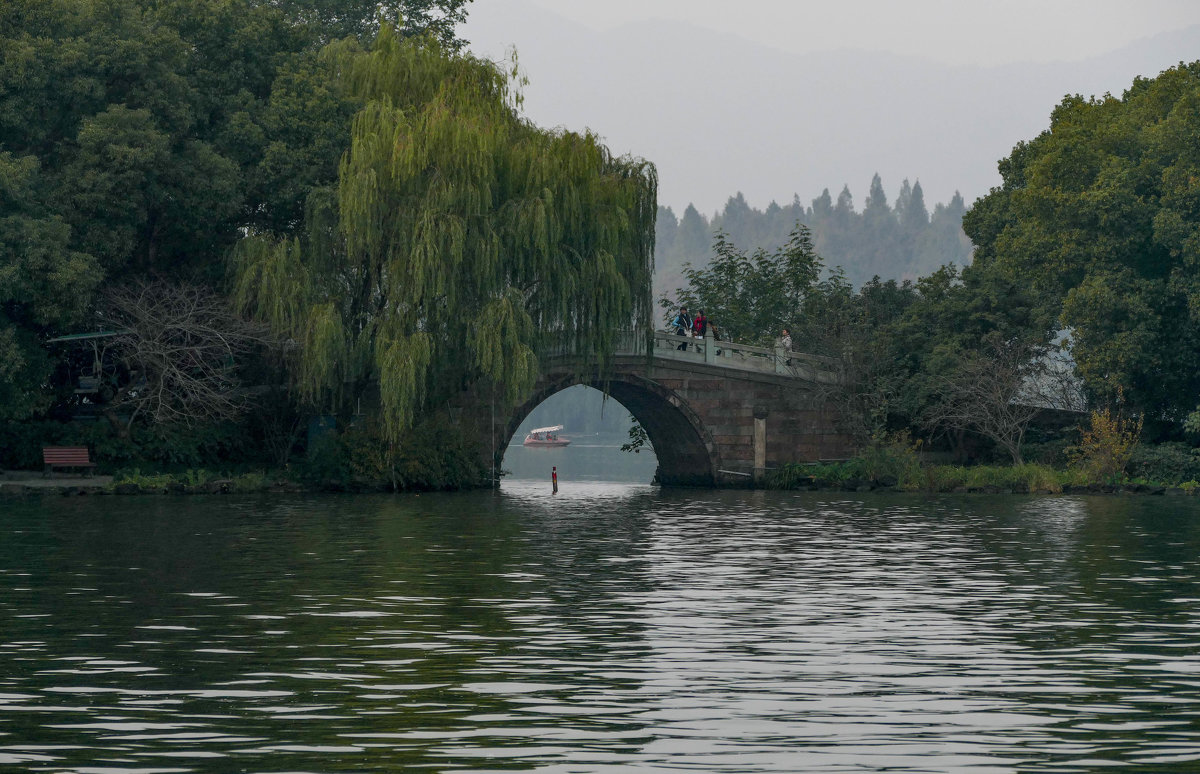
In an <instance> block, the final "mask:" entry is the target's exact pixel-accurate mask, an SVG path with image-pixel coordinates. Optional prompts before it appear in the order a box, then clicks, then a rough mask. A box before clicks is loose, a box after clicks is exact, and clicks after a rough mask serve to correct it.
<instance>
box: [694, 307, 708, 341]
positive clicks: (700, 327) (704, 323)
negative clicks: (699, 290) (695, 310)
mask: <svg viewBox="0 0 1200 774" xmlns="http://www.w3.org/2000/svg"><path fill="white" fill-rule="evenodd" d="M707 332H708V318H707V317H705V316H704V310H703V309H701V310H700V313H699V314H697V315H696V319H694V320H692V335H693V336H695V337H696V338H698V339H702V338H704V334H705V333H707Z"/></svg>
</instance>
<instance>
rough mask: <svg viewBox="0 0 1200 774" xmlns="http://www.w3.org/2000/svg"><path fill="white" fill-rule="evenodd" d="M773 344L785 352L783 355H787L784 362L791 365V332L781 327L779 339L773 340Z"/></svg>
mask: <svg viewBox="0 0 1200 774" xmlns="http://www.w3.org/2000/svg"><path fill="white" fill-rule="evenodd" d="M775 346H776V347H778V348H779V349H782V350H783V351H784V352H785V353H786V354H785V355H784V356H785V357H787V362H786V363H785V365H791V364H792V357H791V355H792V334H791V333H789V332H788V329H787V328H784V329H783V333H781V334H780V335H779V339H778V340H777V341H776V342H775Z"/></svg>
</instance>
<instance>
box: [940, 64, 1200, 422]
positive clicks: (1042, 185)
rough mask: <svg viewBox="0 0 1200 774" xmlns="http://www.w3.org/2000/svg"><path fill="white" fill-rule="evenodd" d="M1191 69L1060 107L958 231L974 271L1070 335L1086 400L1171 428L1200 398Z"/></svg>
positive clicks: (1199, 163)
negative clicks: (1023, 294) (1025, 293)
mask: <svg viewBox="0 0 1200 774" xmlns="http://www.w3.org/2000/svg"><path fill="white" fill-rule="evenodd" d="M1197 136H1200V62H1197V63H1193V64H1188V65H1183V64H1181V65H1180V66H1178V67H1175V68H1172V69H1170V70H1167V71H1166V72H1164V73H1162V74H1161V75H1159V76H1158V77H1157V78H1154V79H1145V78H1139V79H1137V80H1136V81H1135V82H1134V83H1133V85H1132V86H1131V87H1130V88H1129V89H1128V90H1127V91H1126V92H1125V93H1124V95H1123V96H1122V97H1120V98H1117V97H1112V96H1109V95H1105V96H1104V97H1100V98H1093V99H1084V98H1082V97H1079V96H1074V97H1068V98H1067V99H1064V100H1063V102H1062V103H1061V104H1060V105H1059V106H1058V107H1057V108H1056V109H1055V110H1054V112H1053V114H1052V116H1051V121H1050V128H1049V129H1048V130H1047V131H1045V132H1043V133H1042V134H1041V135H1039V136H1038V137H1037V138H1035V139H1034V140H1032V141H1029V142H1022V143H1020V144H1018V145H1017V146H1016V147H1015V148H1014V149H1013V152H1012V154H1011V155H1010V156H1009V157H1008V158H1006V159H1004V160H1002V161H1001V163H1000V173H1001V176H1002V178H1003V184H1002V185H1001V186H1000V187H998V188H995V189H993V190H992V191H991V193H989V194H988V195H987V196H985V197H983V198H982V199H980V200H979V201H978V202H977V203H976V204H975V206H974V208H973V209H972V210H971V212H970V213H968V215H967V217H966V218H965V219H964V222H963V225H964V228H965V229H966V232H967V234H968V235H970V237H971V238H972V240H974V242H975V244H976V245H977V246H978V249H977V251H976V255H975V261H976V265H982V266H989V267H994V268H995V269H997V270H999V271H1000V272H1003V273H1004V274H1006V275H1007V276H1008V277H1010V278H1011V279H1012V280H1013V281H1019V282H1024V283H1027V284H1028V285H1030V286H1031V287H1032V288H1033V289H1034V290H1035V291H1036V292H1037V293H1038V294H1039V303H1040V304H1041V305H1043V306H1044V307H1045V308H1046V309H1048V310H1050V311H1051V313H1052V314H1055V315H1057V316H1058V317H1059V319H1060V321H1061V324H1062V325H1064V326H1067V327H1069V328H1070V330H1071V332H1072V337H1071V339H1072V344H1071V348H1072V354H1073V356H1074V358H1075V361H1076V363H1077V365H1078V368H1079V371H1080V373H1081V375H1082V377H1083V379H1084V382H1085V385H1086V387H1087V388H1088V390H1089V392H1090V393H1091V394H1092V395H1093V396H1094V397H1098V398H1101V399H1110V400H1111V399H1115V398H1116V397H1117V396H1118V395H1120V394H1123V395H1124V397H1125V399H1127V400H1129V401H1130V402H1131V403H1132V405H1133V406H1135V407H1136V408H1137V409H1139V410H1142V411H1146V412H1149V413H1150V414H1151V415H1152V416H1161V417H1164V418H1168V419H1179V418H1181V417H1182V415H1183V414H1184V413H1186V411H1187V410H1189V409H1191V408H1193V407H1195V405H1196V403H1197V395H1198V394H1200V144H1197V142H1196V138H1197Z"/></svg>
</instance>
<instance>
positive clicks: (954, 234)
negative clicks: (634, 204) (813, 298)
mask: <svg viewBox="0 0 1200 774" xmlns="http://www.w3.org/2000/svg"><path fill="white" fill-rule="evenodd" d="M966 209H967V208H966V205H965V204H964V203H963V199H962V197H961V196H960V195H958V193H955V194H954V198H952V199H951V200H950V203H949V204H941V203H938V204H936V205H934V207H933V209H932V211H931V210H930V209H929V207H928V205H926V203H925V194H924V192H923V191H922V190H921V183H920V181H917V182H916V183H915V184H912V185H910V184H909V182H908V180H905V181H904V183H903V184H902V185H901V187H900V193H899V195H898V196H897V197H896V200H895V202H894V203H890V204H889V202H888V199H887V195H886V194H885V193H884V190H883V183H882V181H881V180H880V178H879V175H875V177H874V179H873V180H872V181H871V188H870V193H868V195H867V199H866V203H865V205H864V206H863V208H862V210H861V211H859V210H857V209H856V208H855V205H854V196H853V194H851V193H850V187H849V186H845V187H843V188H842V191H841V193H840V194H838V196H837V198H836V199H834V198H833V197H832V196H831V195H830V193H829V189H828V188H826V189H825V190H824V191H822V192H821V195H820V196H818V197H817V198H815V199H813V200H812V202H811V204H810V205H809V206H805V205H804V204H803V203H802V202H801V201H800V197H799V196H796V197H794V198H793V199H792V201H791V202H790V203H788V204H785V205H780V204H778V203H776V202H771V203H770V204H769V205H768V206H767V208H766V209H765V210H759V209H756V208H754V207H751V206H750V205H749V204H748V203H747V202H746V199H745V197H743V196H742V194H741V193H738V194H737V195H736V196H732V197H730V198H729V201H727V202H726V203H725V207H724V209H722V210H721V211H720V212H717V213H716V214H714V215H713V217H712V218H711V219H710V218H707V217H705V216H704V215H703V214H702V213H700V212H699V211H698V210H697V209H696V208H695V207H694V206H692V205H688V207H687V209H686V210H684V212H683V216H682V217H677V216H676V215H675V213H674V211H672V210H671V208H670V207H661V206H660V207H659V209H658V225H657V228H658V231H657V247H656V251H655V266H656V277H655V285H656V287H655V292H656V295H661V294H663V293H670V292H671V291H673V290H674V289H675V288H677V287H680V286H681V284H682V277H683V274H682V269H683V266H684V265H685V264H688V263H690V264H692V265H693V266H697V267H699V266H704V265H706V264H708V262H709V260H710V259H711V258H712V257H713V255H714V253H713V238H712V237H713V233H714V232H716V231H721V232H724V233H725V234H726V235H727V237H728V239H729V241H731V242H733V243H734V244H737V245H738V246H740V247H743V248H746V249H750V250H754V249H758V248H762V249H764V250H768V251H769V250H775V249H777V248H779V247H781V246H783V245H784V244H785V243H786V242H787V240H788V236H789V234H790V233H791V231H792V229H793V228H794V227H795V225H796V223H803V224H804V225H806V226H808V227H809V228H810V229H811V230H812V234H813V242H814V245H815V247H816V250H817V252H818V253H819V254H820V255H821V257H822V258H823V259H824V261H825V263H826V265H828V266H841V267H842V269H843V270H844V271H845V273H846V278H847V279H848V280H849V281H850V282H851V283H852V284H854V285H856V286H858V285H862V284H863V283H865V282H867V281H869V280H870V279H871V278H872V277H875V276H878V277H881V278H883V279H897V280H903V279H910V280H915V279H916V278H917V277H921V276H925V275H927V274H930V273H932V272H934V271H936V270H937V269H938V267H940V266H944V265H946V264H951V263H953V264H956V265H958V266H963V265H965V264H966V263H968V262H970V259H971V241H970V240H969V239H968V238H967V236H966V234H964V233H963V231H962V217H963V214H964V213H965V212H966Z"/></svg>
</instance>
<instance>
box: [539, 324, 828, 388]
mask: <svg viewBox="0 0 1200 774" xmlns="http://www.w3.org/2000/svg"><path fill="white" fill-rule="evenodd" d="M650 342H651V346H652V347H653V356H654V359H656V360H660V359H661V360H674V361H679V362H685V363H703V364H705V365H710V366H715V367H717V368H728V369H732V370H734V371H751V372H754V373H760V374H774V375H776V376H782V377H785V378H792V379H803V380H805V381H809V382H817V383H820V384H836V383H837V382H838V375H837V368H836V366H837V361H835V360H834V359H833V358H829V357H822V356H820V355H809V354H805V353H802V352H788V351H787V350H785V349H783V348H781V347H775V348H770V347H754V346H751V345H749V344H735V343H733V342H728V341H715V340H714V339H713V337H712V334H711V333H709V334H708V335H706V336H705V337H704V338H692V337H688V336H680V335H678V334H675V333H672V332H670V331H655V332H654V335H653V337H652V338H651V339H650ZM646 346H647V337H646V336H644V335H639V334H634V333H633V332H632V331H631V332H628V333H625V334H623V335H622V336H621V337H620V339H619V340H618V342H617V345H616V347H615V348H614V352H613V354H614V355H616V356H618V357H630V356H645V354H646ZM546 354H547V355H549V356H550V357H556V356H557V357H562V356H567V355H571V354H574V353H572V352H568V351H566V349H565V348H556V349H553V350H551V351H550V352H547V353H546Z"/></svg>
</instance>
